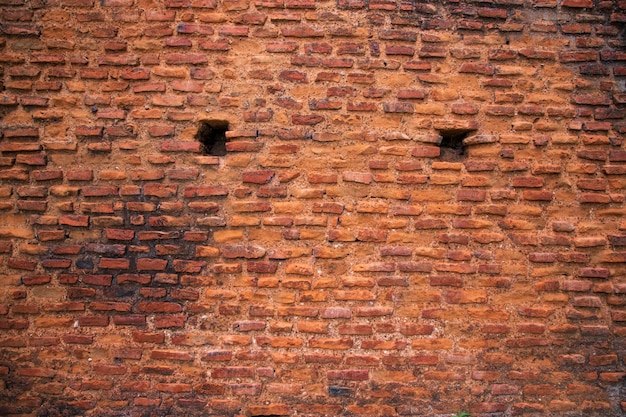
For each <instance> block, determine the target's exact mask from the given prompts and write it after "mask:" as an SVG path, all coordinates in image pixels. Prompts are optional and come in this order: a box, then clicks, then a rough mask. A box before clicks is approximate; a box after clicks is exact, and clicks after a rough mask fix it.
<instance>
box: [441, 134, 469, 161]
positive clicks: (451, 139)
mask: <svg viewBox="0 0 626 417" xmlns="http://www.w3.org/2000/svg"><path fill="white" fill-rule="evenodd" d="M470 132H472V130H466V129H450V130H440V131H439V134H440V135H441V142H440V143H439V148H440V149H441V151H440V152H441V153H440V154H439V159H440V160H442V161H450V162H453V161H460V160H462V159H463V158H464V157H465V144H464V143H463V141H464V140H465V138H466V137H467V136H468V135H469V134H470Z"/></svg>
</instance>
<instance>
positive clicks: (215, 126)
mask: <svg viewBox="0 0 626 417" xmlns="http://www.w3.org/2000/svg"><path fill="white" fill-rule="evenodd" d="M227 131H228V121H227V120H203V121H202V123H201V124H200V126H199V127H198V133H197V135H196V139H197V140H198V141H199V142H200V143H201V144H202V154H203V155H214V156H224V155H226V142H227V141H228V140H227V139H226V132H227Z"/></svg>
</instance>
